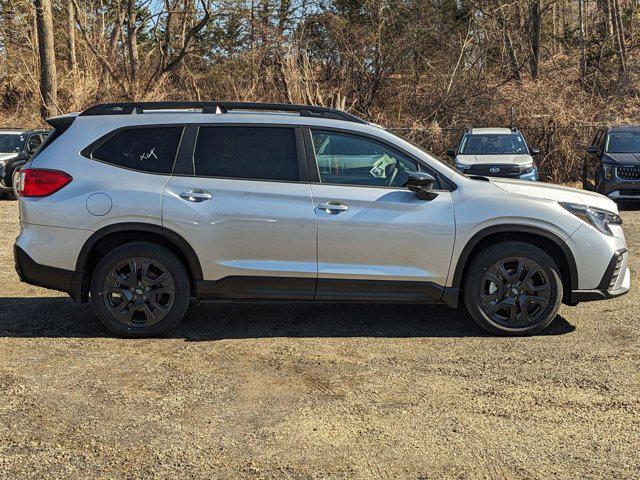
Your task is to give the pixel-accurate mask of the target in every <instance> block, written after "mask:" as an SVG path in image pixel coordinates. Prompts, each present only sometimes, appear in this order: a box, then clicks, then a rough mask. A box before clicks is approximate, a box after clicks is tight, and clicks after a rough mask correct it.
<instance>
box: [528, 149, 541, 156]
mask: <svg viewBox="0 0 640 480" xmlns="http://www.w3.org/2000/svg"><path fill="white" fill-rule="evenodd" d="M529 152H531V156H532V157H535V156H536V155H540V149H539V148H538V147H531V148H530V149H529Z"/></svg>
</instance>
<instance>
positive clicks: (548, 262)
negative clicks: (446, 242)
mask: <svg viewBox="0 0 640 480" xmlns="http://www.w3.org/2000/svg"><path fill="white" fill-rule="evenodd" d="M472 262H473V263H472V264H471V267H470V269H469V271H468V273H467V276H466V280H465V283H464V302H465V305H466V307H467V310H468V311H469V314H470V315H471V317H472V318H473V319H474V320H475V321H476V323H478V324H479V325H480V326H481V327H482V328H484V329H485V330H487V331H489V332H491V333H497V334H501V335H531V334H533V333H536V332H539V331H540V330H542V329H544V328H545V327H547V326H548V325H549V324H550V323H551V322H552V321H553V319H554V318H555V316H556V314H557V313H558V309H559V308H560V303H561V302H562V295H563V290H562V280H561V276H560V270H559V268H558V266H557V265H556V263H555V262H554V261H553V259H552V258H551V257H550V256H549V255H548V254H547V253H546V252H544V251H543V250H541V249H540V248H538V247H536V246H534V245H531V244H529V243H524V242H517V241H505V242H500V243H498V244H496V245H493V246H491V247H488V248H486V249H485V250H482V251H481V252H480V253H479V254H478V255H477V256H476V257H474V258H473V260H472Z"/></svg>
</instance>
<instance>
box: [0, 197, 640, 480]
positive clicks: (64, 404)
mask: <svg viewBox="0 0 640 480" xmlns="http://www.w3.org/2000/svg"><path fill="white" fill-rule="evenodd" d="M0 218H1V219H2V221H3V228H2V233H0V245H1V247H0V266H1V267H2V268H1V269H0V292H1V293H0V296H1V298H0V307H1V308H0V477H2V478H18V477H30V478H39V479H40V478H69V477H101V478H141V477H144V478H149V477H171V478H176V477H189V478H233V479H235V478H305V479H306V478H402V479H404V478H407V479H426V478H491V479H493V478H598V479H600V478H638V477H639V476H640V449H639V448H638V446H639V445H640V349H639V346H640V342H639V338H640V326H639V323H640V310H639V303H640V302H639V300H640V298H639V292H640V290H639V289H638V287H637V285H638V284H639V283H640V278H639V276H638V272H639V271H640V247H639V246H638V245H639V242H640V211H627V212H624V213H623V218H624V222H625V231H626V234H627V241H628V243H629V248H630V251H631V255H632V257H631V268H632V271H633V275H634V276H633V280H632V282H633V283H635V286H634V288H633V290H632V291H631V293H630V294H628V295H626V296H624V297H621V298H618V299H616V300H611V301H607V302H598V303H591V304H582V305H580V306H579V307H576V308H569V307H563V308H562V310H561V311H560V315H559V316H558V318H557V319H556V320H555V321H554V323H553V324H552V325H551V327H550V328H549V329H548V330H547V331H546V332H544V334H542V335H539V336H535V337H531V338H495V337H490V336H486V335H485V334H484V333H483V332H482V331H481V330H480V329H479V328H478V327H476V326H475V324H473V323H472V321H471V320H470V319H469V318H468V317H467V316H466V314H464V313H463V312H461V311H460V312H455V311H452V310H449V309H447V308H446V307H443V306H429V307H425V306H398V305H382V306H380V305H292V304H286V305H255V304H254V305H229V304H226V305H215V304H208V305H203V306H200V307H199V308H197V307H196V306H195V305H194V306H193V307H192V310H191V311H190V314H189V316H188V320H187V321H186V322H184V324H182V325H181V326H180V327H179V328H178V329H177V330H176V331H174V332H173V333H172V335H171V336H170V337H168V338H159V339H153V340H125V339H119V338H114V337H112V336H110V334H109V333H108V332H107V331H106V330H105V329H104V328H103V327H102V326H101V325H100V324H99V322H98V321H97V319H96V318H95V316H94V315H93V313H92V311H91V308H90V307H88V306H78V305H76V304H74V303H73V302H72V301H71V300H70V299H68V298H66V297H65V296H63V295H62V294H60V293H57V292H52V291H47V290H44V289H40V288H37V287H32V286H29V285H26V284H23V283H20V282H19V281H18V278H17V275H16V274H15V271H14V269H13V258H12V245H13V241H14V238H15V236H16V235H17V233H18V228H19V227H18V214H17V204H16V202H9V201H0Z"/></svg>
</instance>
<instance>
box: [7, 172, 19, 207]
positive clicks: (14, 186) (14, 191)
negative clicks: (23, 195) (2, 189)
mask: <svg viewBox="0 0 640 480" xmlns="http://www.w3.org/2000/svg"><path fill="white" fill-rule="evenodd" d="M19 175H20V169H19V168H16V169H15V170H14V171H13V174H11V190H10V191H9V192H8V193H7V197H9V199H10V200H17V199H18V176H19Z"/></svg>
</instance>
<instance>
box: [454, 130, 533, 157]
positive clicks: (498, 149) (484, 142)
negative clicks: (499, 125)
mask: <svg viewBox="0 0 640 480" xmlns="http://www.w3.org/2000/svg"><path fill="white" fill-rule="evenodd" d="M528 153H529V150H528V149H527V144H526V143H525V141H524V138H522V135H520V134H519V133H496V134H493V133H491V134H484V133H483V134H469V135H465V136H464V137H463V138H462V142H461V143H460V154H462V155H503V154H507V155H518V154H519V155H526V154H528Z"/></svg>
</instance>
